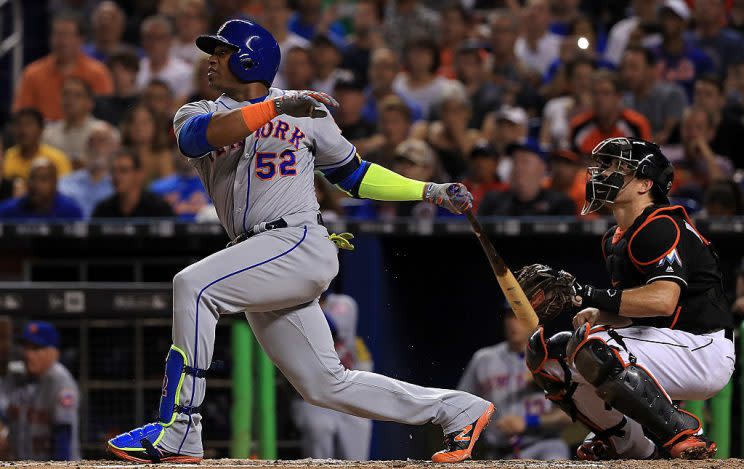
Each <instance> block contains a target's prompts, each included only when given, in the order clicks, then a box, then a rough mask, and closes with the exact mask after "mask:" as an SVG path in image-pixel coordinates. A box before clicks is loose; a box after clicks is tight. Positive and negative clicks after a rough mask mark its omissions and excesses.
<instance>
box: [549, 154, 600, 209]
mask: <svg viewBox="0 0 744 469" xmlns="http://www.w3.org/2000/svg"><path fill="white" fill-rule="evenodd" d="M548 189H550V190H552V191H554V192H559V193H561V194H565V195H567V196H568V197H569V198H570V199H571V200H573V202H574V205H575V206H576V215H580V214H581V209H582V207H583V206H584V202H585V201H586V165H584V163H583V161H582V159H581V158H580V157H579V155H577V154H576V153H574V152H572V151H571V150H568V149H559V150H554V151H552V152H550V184H549V185H548ZM592 215H594V214H588V215H584V216H585V217H586V216H592Z"/></svg>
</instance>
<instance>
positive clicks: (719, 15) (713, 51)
mask: <svg viewBox="0 0 744 469" xmlns="http://www.w3.org/2000/svg"><path fill="white" fill-rule="evenodd" d="M725 25H726V12H725V9H724V0H695V29H694V30H692V31H688V33H687V34H688V38H689V39H690V40H691V41H690V42H692V43H693V44H695V45H696V46H697V47H699V48H700V49H701V50H702V51H703V52H705V53H706V54H707V55H708V57H710V58H711V60H712V61H713V64H714V66H715V68H716V70H717V71H718V76H719V77H720V78H722V77H723V76H724V74H725V73H726V70H728V67H729V66H730V65H731V64H732V63H734V62H736V61H738V60H741V59H742V58H744V54H742V42H744V36H742V35H741V34H739V33H738V32H736V31H734V30H733V29H729V28H726V27H724V26H725Z"/></svg>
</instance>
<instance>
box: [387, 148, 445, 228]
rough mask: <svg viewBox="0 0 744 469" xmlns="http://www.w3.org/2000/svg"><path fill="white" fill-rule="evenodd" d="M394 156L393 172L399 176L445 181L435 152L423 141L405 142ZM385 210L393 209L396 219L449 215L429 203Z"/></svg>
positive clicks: (397, 204)
mask: <svg viewBox="0 0 744 469" xmlns="http://www.w3.org/2000/svg"><path fill="white" fill-rule="evenodd" d="M394 155H395V160H394V164H393V171H395V172H396V173H398V174H401V175H403V176H405V177H407V178H411V179H416V180H418V181H432V182H442V181H444V180H445V179H444V178H443V177H442V173H441V169H440V166H439V162H438V161H437V157H436V155H435V154H434V150H433V149H432V148H431V147H430V146H429V145H428V144H427V143H426V142H424V141H423V140H419V139H416V138H409V139H407V140H404V141H403V142H401V143H400V144H399V145H398V146H397V147H396V148H395V151H394ZM385 208H386V209H390V208H392V210H394V213H395V216H396V217H412V218H415V219H418V220H430V219H433V218H436V217H438V216H447V215H448V214H449V212H447V211H446V210H443V209H441V207H438V206H436V205H434V204H430V203H427V202H402V203H396V204H395V205H393V206H388V207H385ZM383 210H384V209H383ZM382 216H383V218H384V217H385V216H386V212H385V211H383V214H382Z"/></svg>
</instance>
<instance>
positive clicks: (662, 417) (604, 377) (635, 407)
mask: <svg viewBox="0 0 744 469" xmlns="http://www.w3.org/2000/svg"><path fill="white" fill-rule="evenodd" d="M584 326H586V327H584ZM584 326H582V327H580V328H579V330H577V331H576V333H574V336H573V337H572V338H571V343H570V344H569V350H571V349H572V348H573V350H572V351H571V353H572V357H573V362H574V365H575V367H576V370H578V372H579V373H581V375H582V376H583V377H584V378H585V379H586V380H587V381H588V382H589V383H591V384H592V385H594V387H595V388H596V389H597V394H598V395H599V397H601V398H602V399H603V400H604V401H605V402H606V403H607V404H608V405H610V406H612V407H614V408H615V409H617V410H618V411H620V412H622V413H623V414H625V415H627V416H628V417H630V418H632V419H633V420H635V421H636V422H638V423H640V424H641V426H643V427H644V428H645V429H646V430H648V432H649V433H651V435H652V436H653V437H654V438H655V439H656V441H657V443H659V444H661V445H663V446H666V445H670V444H672V443H674V442H676V441H677V440H678V439H679V438H680V437H682V436H684V435H689V434H694V433H697V432H698V431H699V430H700V421H699V420H698V419H697V417H695V416H694V415H692V414H690V413H688V412H685V411H683V410H680V409H679V408H677V407H676V406H675V405H674V404H673V403H672V401H671V399H669V396H667V394H666V392H665V391H664V389H663V388H662V387H661V385H659V383H657V382H656V380H655V379H654V377H653V376H651V374H650V373H649V372H648V370H646V369H645V368H643V367H642V366H640V365H637V364H636V363H635V360H634V359H632V357H631V362H630V363H626V362H625V361H624V360H623V359H622V357H621V356H620V354H619V353H618V351H617V350H616V349H615V348H613V347H610V346H609V345H607V344H606V343H605V342H604V341H603V340H602V339H601V338H598V337H590V336H589V326H588V325H586V324H585V325H584Z"/></svg>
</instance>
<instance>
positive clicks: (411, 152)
mask: <svg viewBox="0 0 744 469" xmlns="http://www.w3.org/2000/svg"><path fill="white" fill-rule="evenodd" d="M395 159H399V160H406V161H409V162H411V163H413V164H415V165H419V166H433V165H434V162H435V159H436V157H435V156H434V151H433V150H432V149H431V147H430V146H429V145H427V143H426V142H424V141H423V140H419V139H417V138H409V139H407V140H404V141H402V142H401V143H400V144H399V145H398V146H397V147H395Z"/></svg>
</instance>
